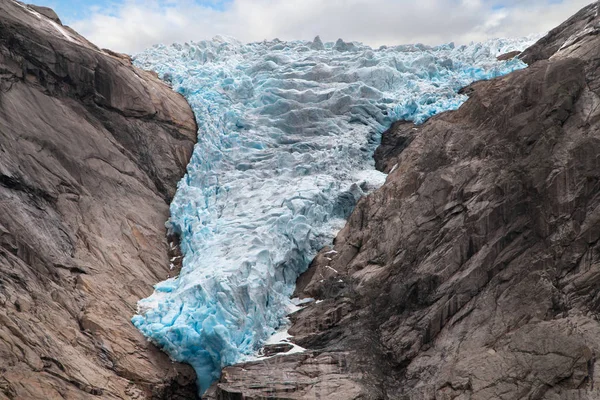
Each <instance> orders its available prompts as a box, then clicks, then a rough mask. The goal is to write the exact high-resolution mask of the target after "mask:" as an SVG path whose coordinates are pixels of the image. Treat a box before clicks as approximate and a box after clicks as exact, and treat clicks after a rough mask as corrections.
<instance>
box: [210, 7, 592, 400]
mask: <svg viewBox="0 0 600 400" xmlns="http://www.w3.org/2000/svg"><path fill="white" fill-rule="evenodd" d="M595 7H596V6H595V5H590V6H589V7H586V8H585V9H583V10H582V11H581V12H580V13H578V14H577V15H575V16H574V17H573V18H571V19H570V20H568V21H567V22H566V23H565V24H563V25H562V26H561V27H559V28H557V29H555V30H553V31H552V32H550V33H549V34H548V36H546V37H545V38H543V39H542V40H541V41H540V42H539V43H538V44H536V45H535V46H533V47H532V48H530V49H529V50H528V51H526V52H525V53H524V54H523V55H522V58H523V59H524V60H526V61H527V62H528V63H530V64H531V65H530V67H529V68H528V69H525V70H522V71H518V72H515V73H513V74H511V75H508V76H506V77H504V78H500V79H496V80H492V81H488V82H480V83H477V84H474V85H472V86H471V87H470V88H468V91H467V92H468V93H470V99H469V101H468V102H467V103H466V104H465V105H463V107H461V108H460V109H459V110H458V111H455V112H449V113H445V114H443V115H440V116H438V117H435V118H432V119H431V120H429V121H428V122H427V123H425V124H424V125H421V126H419V127H414V126H412V125H410V124H406V123H398V124H396V125H395V126H394V127H393V128H392V129H391V130H390V131H389V132H387V133H386V134H385V135H384V139H383V143H382V147H381V148H380V150H379V151H378V153H377V163H378V166H379V167H380V168H382V169H384V170H385V171H387V172H390V174H389V177H388V179H387V182H386V184H385V185H384V186H383V187H382V188H381V189H380V190H379V191H377V192H375V193H374V194H372V195H370V196H368V197H366V198H364V199H362V200H361V201H360V203H359V205H358V206H357V208H356V210H355V211H354V213H353V214H352V216H351V217H350V219H349V221H348V223H347V225H346V227H345V228H344V229H343V230H342V232H340V234H339V235H338V237H337V239H336V241H335V245H334V247H333V249H329V248H328V249H324V250H323V251H322V252H321V253H320V254H319V256H317V258H316V259H315V260H314V262H313V264H312V266H311V268H310V269H309V271H308V272H307V273H306V274H304V275H303V276H302V277H301V278H300V279H299V281H298V288H297V294H298V295H299V296H303V297H313V298H315V299H318V300H321V301H319V302H314V303H312V305H310V306H308V307H306V308H305V309H303V310H301V311H299V312H297V313H296V314H294V315H292V322H293V325H292V328H291V329H290V333H291V334H292V335H294V336H295V341H296V342H297V343H298V344H300V345H301V346H303V347H305V348H307V349H308V350H307V351H306V352H305V353H302V354H295V355H289V356H286V355H283V356H278V357H274V358H271V359H268V360H266V361H263V362H256V363H248V364H244V365H239V366H234V367H230V368H226V369H225V370H224V371H223V376H222V378H221V380H220V382H218V383H216V384H215V385H214V386H213V387H212V388H211V391H210V392H209V394H208V396H207V397H208V398H215V399H262V398H272V399H313V398H327V399H329V400H333V399H340V400H348V399H415V400H416V399H434V398H435V399H473V400H474V399H481V400H488V399H598V398H600V389H599V386H600V377H599V376H598V374H596V373H595V371H596V370H597V369H598V368H597V367H598V366H597V362H598V361H597V354H598V353H599V352H600V322H599V316H600V314H599V313H600V292H599V288H600V244H599V240H600V157H599V154H600V74H599V73H598V71H600V36H598V33H600V28H599V26H600V20H599V19H597V18H596V8H595ZM332 250H334V252H332Z"/></svg>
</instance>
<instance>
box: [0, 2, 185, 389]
mask: <svg viewBox="0 0 600 400" xmlns="http://www.w3.org/2000/svg"><path fill="white" fill-rule="evenodd" d="M195 138H196V123H195V120H194V116H193V113H192V111H191V109H190V108H189V106H188V104H187V103H186V101H185V100H184V99H183V97H181V96H179V95H178V94H176V93H174V92H172V91H171V90H170V88H169V87H168V86H166V85H165V84H163V83H161V82H160V81H159V80H158V78H157V77H156V76H154V75H152V74H151V73H148V72H144V71H141V70H139V69H137V68H134V67H133V66H132V65H131V62H130V60H129V58H128V57H127V56H125V55H119V54H115V53H112V52H109V51H105V50H101V49H98V48H96V47H95V46H94V45H92V44H90V43H89V42H87V41H86V40H85V39H84V38H82V37H81V36H79V35H78V34H77V33H75V32H74V31H73V30H71V29H70V28H68V27H65V26H62V25H61V23H60V19H58V17H57V16H56V14H55V13H54V12H53V11H52V10H50V9H47V8H43V7H33V6H32V7H28V6H25V5H24V4H22V3H18V2H15V1H13V0H2V1H0V399H93V398H103V399H150V398H156V399H160V398H165V399H167V398H168V399H176V398H186V399H187V398H194V397H195V394H196V386H195V374H194V372H193V370H192V369H191V367H188V366H184V365H179V364H174V363H172V362H171V361H170V360H169V358H168V357H167V356H166V355H165V354H163V353H162V352H160V351H159V350H158V349H156V348H155V347H154V346H152V345H150V344H149V343H148V342H147V341H146V340H145V338H144V337H143V336H142V335H141V333H139V332H138V331H137V330H136V329H135V328H134V327H133V325H132V324H131V323H130V318H131V316H132V315H133V314H135V307H136V301H137V300H138V299H140V298H143V297H146V296H148V295H150V294H151V293H152V285H153V284H154V283H156V282H158V281H161V280H163V279H165V277H167V275H168V274H169V273H171V272H170V271H169V259H168V255H167V240H166V237H165V227H164V223H165V221H166V219H167V217H168V202H169V201H170V199H171V198H172V196H173V194H174V193H175V189H176V184H177V181H178V180H179V179H180V178H181V177H182V176H183V174H184V171H185V167H186V164H187V162H188V160H189V157H190V155H191V152H192V148H193V146H194V143H195Z"/></svg>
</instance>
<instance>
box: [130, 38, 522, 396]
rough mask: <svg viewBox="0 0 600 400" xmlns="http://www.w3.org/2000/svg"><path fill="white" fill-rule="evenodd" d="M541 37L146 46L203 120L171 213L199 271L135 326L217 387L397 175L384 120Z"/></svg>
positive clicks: (141, 61)
mask: <svg viewBox="0 0 600 400" xmlns="http://www.w3.org/2000/svg"><path fill="white" fill-rule="evenodd" d="M533 39H534V38H531V37H530V38H523V39H515V40H501V39H498V40H491V41H488V42H485V43H475V44H471V45H467V46H460V47H459V46H454V45H453V44H447V45H443V46H438V47H428V46H424V45H405V46H397V47H381V48H379V49H376V50H375V49H372V48H370V47H368V46H364V45H362V44H360V43H346V42H344V41H342V40H339V41H337V42H336V43H325V44H324V43H322V42H321V40H320V39H318V38H317V39H315V41H313V42H305V41H294V42H283V41H279V40H274V41H265V42H260V43H251V44H242V43H240V42H238V41H236V40H234V39H231V38H224V37H216V38H215V39H213V40H211V41H202V42H191V43H186V44H174V45H171V46H164V45H158V46H155V47H153V48H151V49H149V50H147V51H145V52H143V53H141V54H138V55H137V56H136V57H135V63H136V65H137V66H140V67H142V68H144V69H150V70H154V71H156V72H157V73H158V74H159V76H160V77H161V78H162V79H164V80H166V81H168V82H169V83H170V84H171V85H172V86H173V88H174V89H175V90H177V91H178V92H179V93H181V94H183V95H184V96H185V97H186V98H187V100H188V101H189V103H190V105H191V106H192V108H193V109H194V111H195V114H196V118H197V121H198V125H199V132H198V144H197V145H196V147H195V151H194V154H193V157H192V160H191V162H190V164H189V166H188V169H187V175H186V176H185V177H184V178H183V180H182V181H181V182H180V183H179V186H178V191H177V194H176V196H175V199H174V200H173V203H172V204H171V218H170V221H169V223H168V227H169V229H171V230H172V231H173V232H176V233H178V234H180V236H181V248H182V251H183V254H184V259H183V269H182V271H181V274H180V276H178V277H176V278H173V279H169V280H167V281H165V282H162V283H160V284H158V285H156V287H155V292H154V294H153V295H152V296H150V297H149V298H147V299H144V300H141V301H140V302H139V304H138V306H139V310H138V315H136V316H135V317H134V318H133V323H134V324H135V326H136V327H137V328H139V329H140V330H141V331H142V332H143V333H144V334H145V335H146V336H147V337H148V338H150V339H151V340H152V341H154V342H155V343H156V344H158V345H159V346H160V347H161V348H162V349H164V350H165V351H166V352H167V353H168V354H169V355H170V356H171V358H172V359H174V360H177V361H184V362H188V363H190V364H191V365H192V366H193V367H194V368H195V369H196V371H197V373H198V383H199V386H200V390H201V391H204V390H206V389H207V388H208V386H209V385H210V384H211V383H212V382H213V381H214V380H215V379H217V378H218V377H219V374H220V370H221V368H222V367H223V366H226V365H230V364H233V363H236V362H239V361H241V360H243V359H244V358H245V357H248V356H251V355H252V354H253V353H255V351H256V350H257V349H258V348H259V347H260V345H261V344H262V343H263V342H264V341H265V340H266V339H268V338H269V336H270V335H272V334H273V333H274V332H275V331H276V329H277V328H279V327H280V326H281V325H282V324H285V322H286V315H287V314H288V311H289V309H290V307H291V300H290V295H291V294H292V292H293V289H294V285H295V281H296V278H297V277H298V275H299V274H300V273H302V272H303V271H305V270H306V268H307V266H308V264H309V262H310V261H311V259H312V258H313V257H314V255H315V254H316V252H317V251H318V250H319V249H320V248H322V247H323V246H324V245H326V244H330V243H331V240H332V238H333V237H334V236H335V234H336V233H337V231H338V230H339V229H340V228H341V227H343V224H344V222H345V219H346V217H347V216H348V215H349V213H350V212H351V211H352V209H353V207H354V205H355V203H356V202H357V201H358V199H359V198H360V197H361V196H363V195H364V194H365V193H367V192H369V191H371V190H373V189H375V188H377V187H378V186H380V185H381V184H382V183H383V182H384V180H385V176H384V175H383V174H380V173H379V172H376V171H375V170H374V163H373V160H372V154H373V151H374V149H375V147H376V145H377V143H378V140H379V136H380V134H381V132H383V131H384V130H385V129H387V128H388V127H389V126H390V124H391V123H392V122H393V121H395V120H398V119H404V120H412V121H414V122H415V123H422V122H424V121H425V120H426V119H427V118H429V117H431V116H432V115H435V114H437V113H440V112H442V111H447V110H454V109H457V108H458V107H459V106H460V105H461V104H462V103H463V102H464V101H465V100H466V97H465V96H462V95H458V93H457V92H458V90H459V89H460V88H461V87H464V86H465V85H467V84H469V83H471V82H473V81H475V80H481V79H489V78H494V77H497V76H500V75H503V74H506V73H509V72H511V71H514V70H517V69H520V68H523V67H524V66H525V65H524V64H523V63H522V62H521V61H519V60H516V59H515V60H511V61H506V62H499V61H497V60H496V56H497V55H498V54H500V53H504V52H508V51H511V50H522V49H524V48H525V47H527V46H528V45H529V44H531V42H532V41H533Z"/></svg>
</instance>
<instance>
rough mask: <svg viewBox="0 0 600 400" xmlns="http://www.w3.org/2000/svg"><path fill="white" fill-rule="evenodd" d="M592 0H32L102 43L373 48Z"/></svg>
mask: <svg viewBox="0 0 600 400" xmlns="http://www.w3.org/2000/svg"><path fill="white" fill-rule="evenodd" d="M591 2H592V0H35V3H36V4H39V5H47V6H50V7H52V8H54V9H55V10H56V11H57V12H58V13H59V15H60V16H61V18H62V19H63V22H64V23H65V24H68V25H71V26H72V27H74V28H75V29H76V30H77V31H79V32H80V33H82V34H83V35H85V36H86V37H87V38H88V39H90V40H92V41H93V42H94V43H96V44H97V45H99V46H101V47H106V48H110V49H112V50H115V51H121V52H125V53H135V52H137V51H140V50H142V49H144V48H146V47H148V46H151V45H152V44H155V43H165V44H170V43H173V42H185V41H188V40H202V39H210V38H212V37H213V36H215V35H218V34H222V35H230V36H234V37H236V38H238V39H240V40H242V41H245V42H250V41H259V40H263V39H274V38H279V39H306V40H309V39H312V38H313V37H314V36H315V35H317V34H318V35H321V38H323V40H324V41H334V40H336V39H337V38H340V37H341V38H343V39H344V40H346V41H353V40H356V41H361V42H363V43H367V44H370V45H372V46H379V45H382V44H388V45H389V44H401V43H417V42H420V43H426V44H441V43H447V42H450V41H454V42H456V43H468V42H470V41H478V40H483V39H486V38H491V37H507V36H524V35H527V34H531V33H539V32H545V31H548V30H549V29H551V28H553V27H555V26H556V25H558V24H559V23H561V22H562V21H564V20H565V19H567V18H568V17H570V16H571V15H572V14H574V13H575V12H577V11H578V10H579V9H580V8H582V7H584V6H585V5H587V4H589V3H591Z"/></svg>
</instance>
